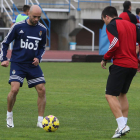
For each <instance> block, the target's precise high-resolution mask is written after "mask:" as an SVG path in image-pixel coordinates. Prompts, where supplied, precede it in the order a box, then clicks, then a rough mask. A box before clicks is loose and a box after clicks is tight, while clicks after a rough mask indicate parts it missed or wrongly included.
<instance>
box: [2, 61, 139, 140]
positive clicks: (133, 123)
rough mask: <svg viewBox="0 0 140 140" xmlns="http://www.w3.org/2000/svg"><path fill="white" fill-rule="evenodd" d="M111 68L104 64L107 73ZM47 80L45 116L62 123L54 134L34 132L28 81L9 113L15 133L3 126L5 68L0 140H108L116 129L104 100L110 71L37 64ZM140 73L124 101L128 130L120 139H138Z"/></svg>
mask: <svg viewBox="0 0 140 140" xmlns="http://www.w3.org/2000/svg"><path fill="white" fill-rule="evenodd" d="M109 65H110V64H107V68H108V67H109ZM40 66H41V68H42V70H43V72H44V75H45V79H46V85H45V86H46V94H47V104H46V109H45V115H44V117H45V116H47V115H55V116H56V117H57V118H58V119H59V121H60V127H59V129H58V130H57V131H56V132H52V133H49V132H45V131H44V130H43V129H40V128H37V127H36V123H37V116H38V114H37V93H36V91H35V89H34V88H32V89H29V88H28V86H27V82H26V80H25V81H24V85H23V87H22V88H20V91H19V93H18V95H17V100H16V103H15V106H14V109H13V112H14V125H15V127H14V128H11V129H9V128H7V127H6V112H7V94H8V93H9V91H10V85H9V84H8V79H9V67H8V68H3V67H0V140H109V139H111V137H112V135H113V134H114V131H115V129H116V128H117V123H116V120H115V118H114V116H113V114H112V112H111V111H110V108H109V106H108V103H107V101H106V99H105V86H106V80H107V77H108V69H106V70H104V69H102V68H101V66H100V63H50V62H49V63H41V65H40ZM139 83H140V73H137V75H136V76H135V77H134V80H133V82H132V84H131V87H130V90H129V93H128V100H129V105H130V111H129V119H128V125H129V126H130V128H131V131H130V133H129V134H127V135H126V136H124V137H122V138H121V139H124V140H140V84H139Z"/></svg>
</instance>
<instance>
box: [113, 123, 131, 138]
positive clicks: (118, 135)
mask: <svg viewBox="0 0 140 140" xmlns="http://www.w3.org/2000/svg"><path fill="white" fill-rule="evenodd" d="M129 131H130V128H129V126H128V125H126V126H125V127H124V128H123V129H122V130H119V129H116V131H115V134H114V135H113V137H112V138H120V137H121V136H123V135H125V134H126V133H129Z"/></svg>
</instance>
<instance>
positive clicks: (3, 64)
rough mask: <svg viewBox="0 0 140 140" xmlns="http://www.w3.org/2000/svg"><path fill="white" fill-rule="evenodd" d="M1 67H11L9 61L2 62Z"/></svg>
mask: <svg viewBox="0 0 140 140" xmlns="http://www.w3.org/2000/svg"><path fill="white" fill-rule="evenodd" d="M1 66H3V67H8V66H9V61H8V60H7V61H3V62H1Z"/></svg>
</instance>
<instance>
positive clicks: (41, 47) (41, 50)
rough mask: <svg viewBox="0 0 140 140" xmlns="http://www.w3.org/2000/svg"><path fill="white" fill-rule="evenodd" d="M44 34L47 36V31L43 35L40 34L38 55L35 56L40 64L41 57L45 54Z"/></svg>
mask: <svg viewBox="0 0 140 140" xmlns="http://www.w3.org/2000/svg"><path fill="white" fill-rule="evenodd" d="M46 34H47V30H45V31H44V33H43V34H42V40H41V41H40V43H39V47H38V54H37V56H36V58H38V59H39V62H41V59H42V56H43V54H44V53H45V46H46Z"/></svg>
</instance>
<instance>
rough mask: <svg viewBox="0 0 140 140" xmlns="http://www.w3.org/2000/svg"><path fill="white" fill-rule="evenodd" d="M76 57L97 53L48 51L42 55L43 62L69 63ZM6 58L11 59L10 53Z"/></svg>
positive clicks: (95, 53) (96, 52)
mask: <svg viewBox="0 0 140 140" xmlns="http://www.w3.org/2000/svg"><path fill="white" fill-rule="evenodd" d="M74 54H77V55H99V51H59V50H48V51H45V53H44V55H43V61H71V60H72V56H73V55H74ZM7 57H8V58H10V57H11V51H10V50H8V53H7Z"/></svg>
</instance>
